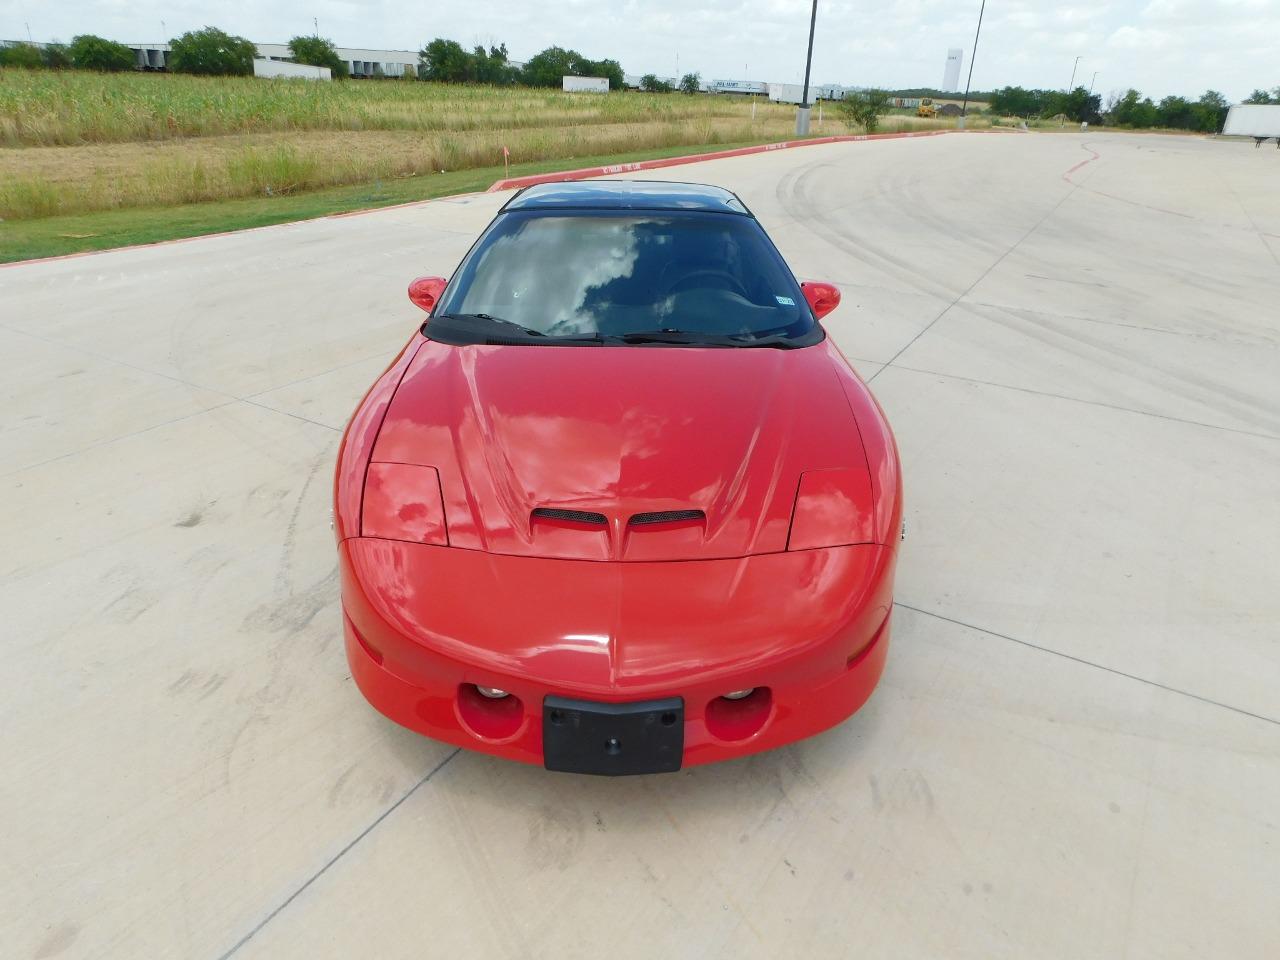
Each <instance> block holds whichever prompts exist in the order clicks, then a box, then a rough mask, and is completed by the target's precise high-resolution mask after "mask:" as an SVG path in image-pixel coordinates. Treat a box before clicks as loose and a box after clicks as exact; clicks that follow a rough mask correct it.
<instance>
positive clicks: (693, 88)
mask: <svg viewBox="0 0 1280 960" xmlns="http://www.w3.org/2000/svg"><path fill="white" fill-rule="evenodd" d="M701 89H702V76H701V75H700V74H697V73H686V74H685V75H684V76H683V77H681V78H680V92H681V93H697V92H698V91H699V90H701Z"/></svg>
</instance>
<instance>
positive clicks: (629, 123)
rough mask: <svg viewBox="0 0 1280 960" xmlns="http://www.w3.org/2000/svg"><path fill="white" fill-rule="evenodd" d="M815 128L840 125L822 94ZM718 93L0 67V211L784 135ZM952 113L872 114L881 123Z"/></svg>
mask: <svg viewBox="0 0 1280 960" xmlns="http://www.w3.org/2000/svg"><path fill="white" fill-rule="evenodd" d="M824 114H825V116H824V123H823V129H815V130H814V133H815V134H829V133H844V132H847V131H846V128H845V127H844V125H843V124H842V123H841V122H840V121H839V119H838V117H837V114H836V111H835V110H833V109H831V108H830V106H829V105H828V107H827V108H826V109H825V111H824ZM794 117H795V108H794V107H792V106H788V105H785V104H773V103H769V102H767V101H757V102H756V104H755V106H754V111H753V106H752V103H751V101H750V100H747V99H744V98H740V97H732V96H684V95H680V94H666V95H663V94H638V93H611V94H607V95H604V96H600V95H591V94H566V93H562V92H560V91H557V90H530V89H524V88H495V87H469V86H445V85H439V84H428V83H415V82H393V81H388V82H367V83H359V82H348V83H330V84H325V83H312V82H306V81H264V80H257V79H254V78H240V77H237V78H205V77H180V76H165V75H143V74H125V75H121V74H88V73H79V72H72V73H56V74H55V73H49V72H38V71H25V70H12V69H11V70H0V143H3V144H7V145H8V146H6V147H0V217H4V218H6V219H32V218H38V217H48V216H56V215H61V214H79V213H89V212H94V211H100V210H113V209H122V208H131V207H157V206H169V205H173V204H180V203H191V202H201V201H212V200H226V199H234V198H243V197H253V196H279V195H282V194H285V195H287V194H294V193H299V192H302V191H308V190H316V189H320V188H324V187H334V186H342V185H347V184H355V183H372V182H376V181H379V180H389V179H392V178H398V177H412V176H420V175H423V174H427V173H433V172H439V171H441V170H449V171H456V170H467V169H474V168H478V167H491V166H495V165H497V164H500V163H501V162H502V147H503V146H504V145H506V146H507V147H508V148H509V149H510V151H511V159H512V162H513V163H526V162H537V161H545V160H565V161H566V162H568V161H571V160H572V158H573V157H575V156H588V155H595V156H599V155H603V154H625V153H627V152H634V151H642V150H654V149H663V148H670V147H683V146H687V147H689V148H691V149H697V148H703V147H714V145H716V144H720V143H730V142H733V143H741V142H748V141H756V142H766V141H771V140H781V139H785V138H787V137H790V136H791V135H792V130H793V125H794ZM953 125H954V122H953V121H947V120H919V119H918V118H915V117H886V118H885V120H884V121H883V123H882V129H883V130H887V131H893V130H919V129H930V128H936V127H945V126H953Z"/></svg>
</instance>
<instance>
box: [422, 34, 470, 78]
mask: <svg viewBox="0 0 1280 960" xmlns="http://www.w3.org/2000/svg"><path fill="white" fill-rule="evenodd" d="M418 62H419V63H420V64H421V65H422V67H423V68H424V69H422V70H420V71H419V75H420V76H421V77H422V79H423V80H435V81H436V82H437V83H466V82H467V81H468V80H470V79H471V72H472V69H473V64H472V61H471V54H469V53H467V51H466V50H464V49H463V48H462V44H460V43H458V42H457V41H455V40H446V39H444V37H436V38H435V39H434V40H432V41H431V42H430V43H428V44H427V45H426V46H425V47H423V48H422V49H421V50H419V51H418Z"/></svg>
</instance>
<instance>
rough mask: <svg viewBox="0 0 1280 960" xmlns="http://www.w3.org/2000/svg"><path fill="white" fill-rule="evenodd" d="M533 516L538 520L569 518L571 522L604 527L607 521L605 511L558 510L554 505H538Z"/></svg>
mask: <svg viewBox="0 0 1280 960" xmlns="http://www.w3.org/2000/svg"><path fill="white" fill-rule="evenodd" d="M533 516H534V518H535V519H538V520H567V521H568V522H569V523H589V524H591V525H592V526H596V527H603V526H604V525H605V523H606V522H607V521H606V520H605V516H604V514H603V513H593V512H592V511H590V510H557V509H554V508H552V507H537V508H535V509H534V511H533Z"/></svg>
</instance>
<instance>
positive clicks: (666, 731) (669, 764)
mask: <svg viewBox="0 0 1280 960" xmlns="http://www.w3.org/2000/svg"><path fill="white" fill-rule="evenodd" d="M542 755H543V763H544V765H545V766H546V768H547V769H548V770H557V771H561V772H564V773H589V774H594V775H597V776H606V777H617V776H626V775H629V774H641V773H671V772H673V771H675V770H679V769H680V763H681V761H682V760H683V758H684V700H683V699H682V698H680V697H668V698H666V699H664V700H643V701H637V702H633V703H598V702H595V701H591V700H571V699H569V698H567V697H547V698H546V699H544V700H543V702H542Z"/></svg>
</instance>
